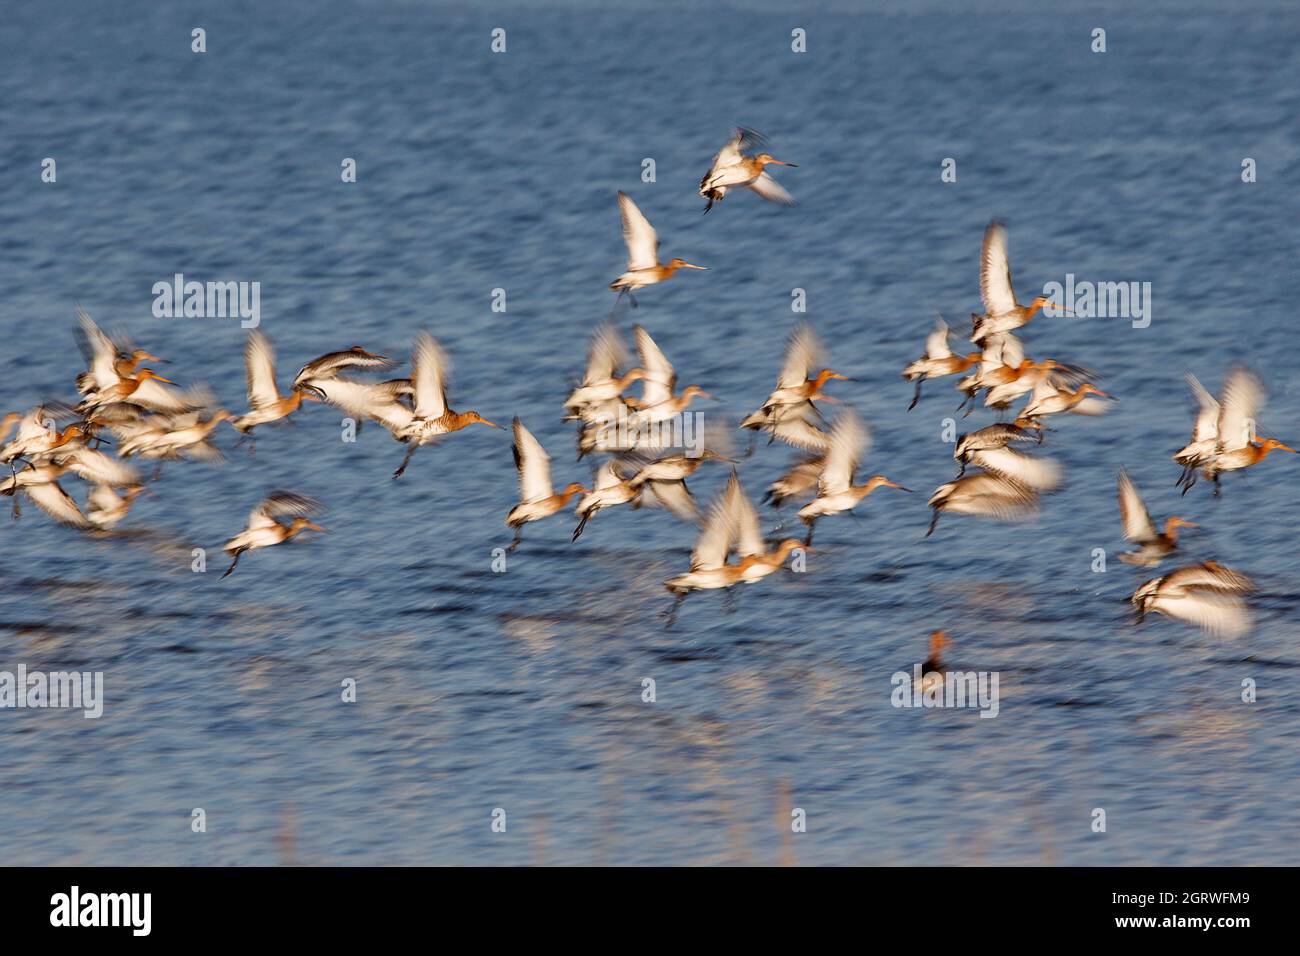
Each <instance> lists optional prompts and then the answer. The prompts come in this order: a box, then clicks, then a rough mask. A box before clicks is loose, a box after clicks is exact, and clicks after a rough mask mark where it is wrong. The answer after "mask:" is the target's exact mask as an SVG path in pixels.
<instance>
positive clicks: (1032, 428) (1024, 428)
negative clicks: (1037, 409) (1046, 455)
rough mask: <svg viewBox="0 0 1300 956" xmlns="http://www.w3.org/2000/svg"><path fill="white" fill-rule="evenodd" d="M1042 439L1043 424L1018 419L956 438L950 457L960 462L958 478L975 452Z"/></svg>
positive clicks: (963, 472) (1040, 440) (964, 471)
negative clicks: (955, 444)
mask: <svg viewBox="0 0 1300 956" xmlns="http://www.w3.org/2000/svg"><path fill="white" fill-rule="evenodd" d="M1042 440H1043V426H1042V425H1040V424H1038V422H1030V421H1025V420H1024V419H1018V420H1016V421H1015V422H1010V423H1003V422H999V423H997V424H996V425H989V426H987V427H985V428H980V429H978V430H976V431H973V432H970V433H969V434H966V435H961V436H959V437H958V438H957V446H956V447H955V448H954V449H953V451H952V457H953V458H955V459H956V460H957V461H958V462H960V463H961V469H960V470H959V471H958V472H957V477H958V478H960V477H961V476H962V475H964V474H965V473H966V466H967V465H970V464H972V462H971V456H972V455H974V454H975V453H976V452H980V451H987V450H990V449H995V448H1006V447H1007V445H1009V444H1011V443H1012V442H1025V441H1037V442H1040V443H1041V442H1042Z"/></svg>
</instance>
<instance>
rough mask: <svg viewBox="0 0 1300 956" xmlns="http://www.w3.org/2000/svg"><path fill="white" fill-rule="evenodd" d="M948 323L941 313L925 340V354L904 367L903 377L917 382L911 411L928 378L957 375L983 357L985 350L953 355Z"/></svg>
mask: <svg viewBox="0 0 1300 956" xmlns="http://www.w3.org/2000/svg"><path fill="white" fill-rule="evenodd" d="M948 332H949V329H948V323H947V322H945V321H944V320H943V316H942V315H940V316H939V318H938V322H937V323H936V324H935V327H934V331H933V332H931V333H930V335H929V336H928V337H927V338H926V340H925V354H924V355H923V356H921V357H920V358H919V359H917V360H916V361H915V362H913V363H912V364H911V365H909V366H907V368H905V369H903V378H905V379H907V381H909V382H916V394H915V395H913V396H912V403H911V404H910V405H908V406H907V410H908V411H909V412H910V411H911V410H912V409H913V408H915V407H916V403H917V402H919V401H920V400H921V386H922V385H924V384H925V380H926V379H928V378H942V377H943V376H945V375H957V374H958V373H960V372H964V371H966V370H967V369H968V368H970V367H971V366H972V365H974V364H975V363H976V362H978V361H980V359H981V358H982V357H983V352H982V351H981V352H971V353H969V354H967V355H953V354H952V349H950V348H949V347H948ZM963 404H964V403H963Z"/></svg>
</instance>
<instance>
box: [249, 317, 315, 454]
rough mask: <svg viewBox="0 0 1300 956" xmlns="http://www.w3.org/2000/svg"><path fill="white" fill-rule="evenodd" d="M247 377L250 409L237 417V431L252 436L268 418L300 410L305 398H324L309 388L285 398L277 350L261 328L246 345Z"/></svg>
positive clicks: (280, 417)
mask: <svg viewBox="0 0 1300 956" xmlns="http://www.w3.org/2000/svg"><path fill="white" fill-rule="evenodd" d="M244 377H245V381H246V385H247V389H248V412H247V413H245V414H244V415H241V416H240V417H238V418H235V419H233V420H232V421H231V424H232V425H233V426H234V427H235V431H237V432H239V433H240V434H241V435H243V436H245V437H248V438H250V440H251V436H252V433H253V429H254V428H256V427H257V426H258V425H265V424H267V423H268V422H275V421H280V420H281V419H285V418H288V417H289V416H290V415H291V414H292V413H294V412H296V411H297V410H298V406H299V405H301V404H302V400H303V399H304V398H310V399H311V400H312V401H320V398H319V397H318V396H317V395H316V394H314V393H311V392H309V391H308V390H307V389H302V388H295V389H293V390H292V391H291V392H290V393H289V394H288V395H287V396H285V397H283V398H281V397H280V393H279V391H278V390H277V389H276V387H275V350H274V349H272V348H271V343H270V341H269V340H268V339H267V337H266V336H265V335H263V334H262V333H261V332H258V331H254V332H252V333H250V334H249V336H248V342H247V343H245V345H244Z"/></svg>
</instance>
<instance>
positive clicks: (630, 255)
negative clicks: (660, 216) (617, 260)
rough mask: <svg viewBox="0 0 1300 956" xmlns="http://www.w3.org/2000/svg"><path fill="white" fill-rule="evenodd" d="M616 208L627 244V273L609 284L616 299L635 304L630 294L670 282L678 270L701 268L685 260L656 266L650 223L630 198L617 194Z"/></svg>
mask: <svg viewBox="0 0 1300 956" xmlns="http://www.w3.org/2000/svg"><path fill="white" fill-rule="evenodd" d="M618 209H619V212H620V213H621V214H622V217H623V241H624V242H625V243H627V271H626V272H624V273H623V274H622V275H621V276H619V277H618V278H617V279H615V280H614V281H613V282H611V283H610V284H609V287H610V288H611V289H613V290H614V291H615V292H617V293H618V294H619V295H620V296H622V295H623V294H625V293H626V294H627V295H628V297H629V298H631V299H632V304H633V305H634V306H635V305H636V299H635V298H633V297H632V295H631V294H632V293H633V292H635V291H636V290H637V289H641V288H644V287H645V286H648V285H654V284H655V283H657V282H663V281H664V280H666V279H671V278H672V276H673V273H674V272H676V271H677V270H678V269H701V270H703V269H704V268H705V267H704V266H697V265H694V264H692V263H690V262H687V261H686V260H685V259H670V260H669V261H668V264H667V265H662V266H661V265H660V264H659V236H658V235H657V234H656V233H655V230H654V226H652V225H650V220H649V219H647V218H646V217H645V215H644V214H642V212H641V210H640V209H638V208H637V205H636V203H634V202H633V201H632V200H631V198H630V197H629V196H628V195H627V194H626V193H623V192H620V193H619V194H618Z"/></svg>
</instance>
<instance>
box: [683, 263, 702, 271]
mask: <svg viewBox="0 0 1300 956" xmlns="http://www.w3.org/2000/svg"><path fill="white" fill-rule="evenodd" d="M682 268H683V269H699V270H700V271H701V272H708V271H709V267H708V266H697V265H695V264H693V263H690V262H683V263H682Z"/></svg>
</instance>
